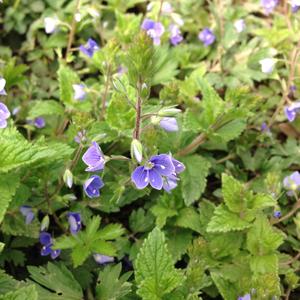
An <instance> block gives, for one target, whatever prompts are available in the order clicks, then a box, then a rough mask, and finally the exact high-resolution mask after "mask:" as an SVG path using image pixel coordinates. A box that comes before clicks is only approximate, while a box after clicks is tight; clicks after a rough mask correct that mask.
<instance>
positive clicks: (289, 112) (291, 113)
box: [284, 101, 300, 122]
mask: <svg viewBox="0 0 300 300" xmlns="http://www.w3.org/2000/svg"><path fill="white" fill-rule="evenodd" d="M284 112H285V115H286V117H287V119H288V120H289V122H293V121H294V120H295V119H296V115H297V114H298V113H299V112H300V101H298V102H293V103H292V104H291V105H289V106H285V108H284Z"/></svg>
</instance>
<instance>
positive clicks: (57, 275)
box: [28, 262, 83, 300]
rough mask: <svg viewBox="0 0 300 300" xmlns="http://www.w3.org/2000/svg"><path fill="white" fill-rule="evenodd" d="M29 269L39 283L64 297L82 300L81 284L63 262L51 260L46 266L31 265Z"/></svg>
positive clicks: (32, 276)
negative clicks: (55, 262)
mask: <svg viewBox="0 0 300 300" xmlns="http://www.w3.org/2000/svg"><path fill="white" fill-rule="evenodd" d="M28 271H29V273H30V277H31V278H32V279H33V280H34V281H35V282H37V284H39V285H41V286H43V287H45V288H47V289H48V290H50V291H53V292H55V293H56V294H60V295H61V298H62V299H70V300H82V298H83V293H82V289H81V286H80V285H79V283H78V282H77V281H76V280H75V278H74V276H73V274H72V273H71V272H70V271H69V270H68V269H67V267H66V266H64V265H63V264H53V263H50V262H49V263H48V264H47V266H46V267H41V266H40V267H33V266H29V267H28Z"/></svg>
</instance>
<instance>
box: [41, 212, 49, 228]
mask: <svg viewBox="0 0 300 300" xmlns="http://www.w3.org/2000/svg"><path fill="white" fill-rule="evenodd" d="M49 223H50V219H49V216H48V215H46V216H45V217H44V218H43V220H42V222H41V231H44V230H48V227H49Z"/></svg>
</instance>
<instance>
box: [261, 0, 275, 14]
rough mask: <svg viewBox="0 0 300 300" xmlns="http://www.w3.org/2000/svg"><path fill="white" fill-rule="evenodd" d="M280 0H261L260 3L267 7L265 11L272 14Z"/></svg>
mask: <svg viewBox="0 0 300 300" xmlns="http://www.w3.org/2000/svg"><path fill="white" fill-rule="evenodd" d="M278 2H279V1H278V0H261V1H260V3H261V5H262V6H263V8H264V9H265V13H266V14H267V15H268V14H270V13H271V12H272V11H273V10H274V8H275V7H276V6H277V4H278Z"/></svg>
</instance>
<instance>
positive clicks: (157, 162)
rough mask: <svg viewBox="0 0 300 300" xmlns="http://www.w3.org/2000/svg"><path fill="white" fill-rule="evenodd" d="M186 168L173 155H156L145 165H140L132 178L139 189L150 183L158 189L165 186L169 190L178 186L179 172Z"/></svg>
mask: <svg viewBox="0 0 300 300" xmlns="http://www.w3.org/2000/svg"><path fill="white" fill-rule="evenodd" d="M184 169H185V167H184V165H183V164H182V163H181V162H179V161H178V160H176V159H174V158H173V157H172V156H171V155H168V154H159V155H154V156H152V157H151V158H150V159H149V160H148V161H147V162H146V163H145V165H144V166H139V167H137V168H136V169H135V170H134V171H133V173H132V174H131V180H132V181H133V183H134V184H135V186H136V188H137V189H144V188H145V187H146V186H148V185H149V184H150V185H151V186H152V187H153V188H154V189H156V190H161V189H162V188H163V189H164V190H165V191H167V192H169V191H171V190H172V189H174V188H175V187H176V186H177V181H178V178H177V174H179V173H181V172H183V171H184Z"/></svg>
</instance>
